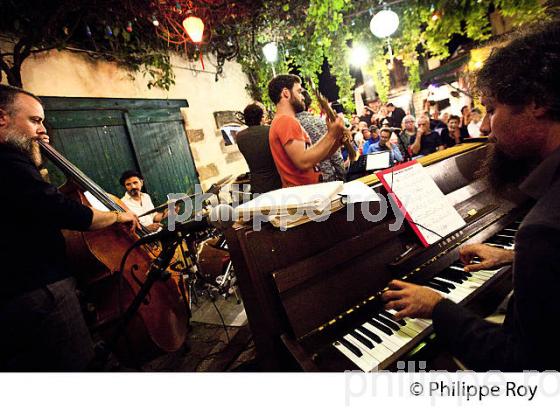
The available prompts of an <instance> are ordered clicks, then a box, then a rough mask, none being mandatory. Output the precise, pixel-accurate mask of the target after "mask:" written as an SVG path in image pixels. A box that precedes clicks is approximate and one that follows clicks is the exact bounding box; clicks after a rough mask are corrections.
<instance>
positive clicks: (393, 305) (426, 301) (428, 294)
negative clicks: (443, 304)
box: [382, 280, 443, 319]
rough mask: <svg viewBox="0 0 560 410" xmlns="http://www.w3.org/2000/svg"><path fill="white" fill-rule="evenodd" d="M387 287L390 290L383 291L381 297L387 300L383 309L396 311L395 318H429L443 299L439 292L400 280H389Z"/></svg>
mask: <svg viewBox="0 0 560 410" xmlns="http://www.w3.org/2000/svg"><path fill="white" fill-rule="evenodd" d="M389 288H390V290H387V291H385V293H383V296H382V298H383V300H384V301H386V302H387V304H386V305H385V309H394V310H396V311H397V313H395V316H396V317H397V319H402V318H403V317H412V318H415V317H419V318H422V319H430V318H431V317H432V312H433V311H434V308H435V306H436V305H437V304H438V302H439V301H440V300H442V299H443V297H442V296H441V295H440V294H439V293H437V292H435V291H433V290H431V289H429V288H426V287H424V286H418V285H414V284H412V283H408V282H403V281H400V280H392V281H391V282H389Z"/></svg>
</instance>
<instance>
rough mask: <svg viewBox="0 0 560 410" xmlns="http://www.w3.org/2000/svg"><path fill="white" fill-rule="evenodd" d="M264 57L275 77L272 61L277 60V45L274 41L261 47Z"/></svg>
mask: <svg viewBox="0 0 560 410" xmlns="http://www.w3.org/2000/svg"><path fill="white" fill-rule="evenodd" d="M262 51H263V54H264V58H265V59H266V61H267V62H269V63H270V65H271V66H272V75H273V76H274V77H276V70H275V69H274V63H275V62H276V61H277V60H278V46H277V45H276V43H275V42H274V41H272V42H270V43H268V44H266V45H265V46H264V47H263V48H262Z"/></svg>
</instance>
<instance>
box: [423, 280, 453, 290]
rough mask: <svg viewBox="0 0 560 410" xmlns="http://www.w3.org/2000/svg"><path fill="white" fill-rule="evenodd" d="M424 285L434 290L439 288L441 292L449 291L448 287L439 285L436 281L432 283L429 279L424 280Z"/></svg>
mask: <svg viewBox="0 0 560 410" xmlns="http://www.w3.org/2000/svg"><path fill="white" fill-rule="evenodd" d="M426 286H429V287H430V288H432V289H435V290H439V291H440V292H443V293H451V292H450V291H449V289H448V288H446V287H445V286H440V285H438V284H437V283H433V282H430V281H428V282H426Z"/></svg>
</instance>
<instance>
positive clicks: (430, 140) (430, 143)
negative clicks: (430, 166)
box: [410, 131, 443, 155]
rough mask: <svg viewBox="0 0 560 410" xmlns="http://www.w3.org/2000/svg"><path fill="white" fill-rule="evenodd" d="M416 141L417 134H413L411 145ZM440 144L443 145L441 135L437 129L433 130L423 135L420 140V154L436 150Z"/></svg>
mask: <svg viewBox="0 0 560 410" xmlns="http://www.w3.org/2000/svg"><path fill="white" fill-rule="evenodd" d="M414 141H416V135H413V136H412V138H410V145H412V144H414ZM440 145H443V143H442V141H441V135H439V134H438V133H437V132H435V131H431V132H430V133H428V134H426V135H424V136H422V141H420V152H419V153H418V155H428V154H431V153H432V152H436V151H437V147H439V146H440Z"/></svg>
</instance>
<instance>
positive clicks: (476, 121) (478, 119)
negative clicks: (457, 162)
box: [467, 108, 482, 138]
mask: <svg viewBox="0 0 560 410" xmlns="http://www.w3.org/2000/svg"><path fill="white" fill-rule="evenodd" d="M480 124H482V114H481V113H480V110H479V109H478V108H475V109H474V110H472V111H471V122H470V123H469V125H468V126H467V130H468V131H469V136H470V137H471V138H478V137H480Z"/></svg>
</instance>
